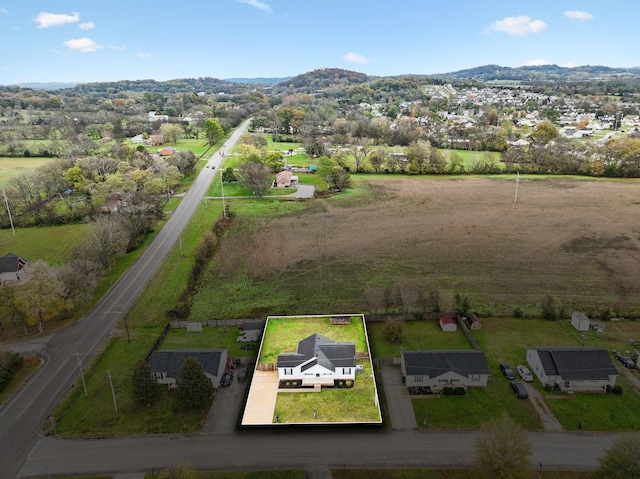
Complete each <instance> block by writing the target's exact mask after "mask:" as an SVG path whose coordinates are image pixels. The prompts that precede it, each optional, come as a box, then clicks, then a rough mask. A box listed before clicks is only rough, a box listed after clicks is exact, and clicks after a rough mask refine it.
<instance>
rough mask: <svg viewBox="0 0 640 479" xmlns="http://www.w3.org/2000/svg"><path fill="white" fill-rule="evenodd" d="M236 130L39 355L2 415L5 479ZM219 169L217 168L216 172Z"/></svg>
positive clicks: (154, 261)
mask: <svg viewBox="0 0 640 479" xmlns="http://www.w3.org/2000/svg"><path fill="white" fill-rule="evenodd" d="M248 124H249V121H246V122H244V123H243V124H242V125H241V126H240V127H238V128H237V129H236V131H234V133H233V134H232V136H231V137H230V138H229V139H228V140H227V141H226V142H225V143H224V145H223V146H222V148H221V149H220V150H219V151H217V152H216V153H215V154H214V155H213V156H212V157H211V159H210V160H208V166H210V167H207V168H203V169H202V171H201V172H200V174H199V175H198V177H197V178H196V180H195V181H194V183H193V185H192V186H191V188H189V191H188V192H187V193H186V194H185V196H184V198H183V199H182V201H181V202H180V204H179V205H178V207H177V208H176V210H175V211H174V212H173V214H172V215H171V217H170V218H169V220H168V221H167V222H166V224H165V226H164V227H163V228H162V230H161V231H160V232H159V233H158V235H157V236H156V238H155V239H154V240H153V242H152V243H151V244H150V245H149V246H148V247H147V248H146V250H145V251H144V252H143V253H142V254H141V255H140V256H139V257H138V259H137V260H136V261H135V263H134V264H133V265H132V266H131V267H130V268H129V269H128V270H127V271H126V273H125V274H123V275H122V277H121V278H120V279H119V280H118V281H117V282H116V283H115V284H114V285H113V287H112V288H111V289H110V290H109V292H108V293H107V294H106V295H105V296H104V298H102V299H101V300H100V302H99V303H98V304H97V305H96V306H95V308H94V309H93V310H92V311H91V312H90V313H89V314H88V315H87V316H86V317H84V318H83V319H82V320H81V321H79V322H77V323H76V324H74V325H73V326H71V327H69V328H67V329H65V330H63V331H61V332H59V333H56V334H55V335H52V337H51V338H50V339H49V340H48V341H46V342H45V343H43V344H44V349H43V350H42V351H34V352H38V353H39V354H40V356H41V357H42V358H43V359H44V364H43V366H42V367H41V368H40V369H39V370H38V372H37V373H36V374H35V375H34V376H33V378H31V380H30V381H29V382H28V383H27V384H26V385H25V386H24V387H23V388H22V389H21V390H20V392H19V393H18V394H17V395H16V396H14V397H13V398H12V400H11V401H9V402H8V403H7V404H6V405H5V406H4V407H3V408H2V410H1V411H0V451H1V452H0V478H13V477H16V476H17V473H18V471H19V470H20V467H21V466H22V464H23V463H24V460H25V458H26V456H27V454H28V453H29V452H30V451H31V450H32V449H33V447H34V446H35V444H36V443H37V441H38V440H39V439H41V437H42V426H43V424H44V422H45V421H46V420H47V418H48V415H49V414H50V413H51V411H52V409H53V408H54V407H55V406H56V404H57V403H58V402H59V401H60V400H61V399H62V398H63V397H64V395H65V394H66V392H67V391H68V390H69V388H70V387H71V386H72V385H73V383H74V381H75V380H76V378H77V377H78V376H79V368H78V360H79V359H80V360H81V361H82V362H83V363H85V364H86V363H88V362H89V361H91V359H92V358H93V356H94V354H95V353H96V352H97V351H98V349H99V346H100V345H101V344H102V342H103V341H104V340H105V338H107V337H108V336H109V335H110V333H111V331H112V330H113V328H114V326H115V325H116V324H117V322H118V320H119V319H120V318H121V317H122V315H123V314H124V313H125V312H126V311H127V310H128V309H129V308H130V307H131V305H132V304H133V302H134V301H135V300H136V299H137V297H138V296H139V295H140V293H141V292H142V291H143V289H144V288H145V286H146V284H147V283H148V281H149V280H150V279H151V278H152V277H153V275H154V274H155V272H156V271H157V269H158V268H159V267H160V265H161V264H162V262H163V261H164V259H165V258H166V256H167V255H168V253H169V251H170V250H171V248H173V246H174V245H175V243H176V241H177V240H178V237H179V235H180V234H181V232H182V230H183V229H184V227H185V226H186V224H187V223H188V222H189V220H190V219H191V216H192V215H193V213H194V212H195V210H196V208H197V207H198V204H199V203H200V201H201V200H202V198H203V197H204V196H205V194H206V192H207V189H208V187H209V185H210V184H211V181H212V180H213V178H214V175H215V172H216V169H218V168H219V167H220V164H221V163H222V160H223V158H224V155H225V154H226V152H228V151H229V150H230V149H231V147H232V146H233V145H234V144H235V142H236V141H237V140H238V139H239V138H240V136H241V135H242V134H243V133H244V131H245V130H246V128H247V126H248ZM211 167H213V168H211Z"/></svg>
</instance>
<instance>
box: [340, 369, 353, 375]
mask: <svg viewBox="0 0 640 479" xmlns="http://www.w3.org/2000/svg"><path fill="white" fill-rule="evenodd" d="M342 374H351V368H342Z"/></svg>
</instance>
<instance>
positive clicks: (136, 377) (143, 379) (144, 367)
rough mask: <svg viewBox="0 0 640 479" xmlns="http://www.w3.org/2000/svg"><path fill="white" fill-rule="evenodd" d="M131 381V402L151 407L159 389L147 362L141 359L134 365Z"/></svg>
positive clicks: (158, 393)
mask: <svg viewBox="0 0 640 479" xmlns="http://www.w3.org/2000/svg"><path fill="white" fill-rule="evenodd" d="M131 381H132V383H133V400H134V402H135V403H136V404H137V405H139V406H144V405H146V406H151V405H152V404H153V403H155V402H156V400H157V399H158V397H159V395H160V389H159V387H158V382H157V381H156V378H155V376H154V375H153V371H152V370H151V365H150V364H149V362H148V361H146V360H144V359H141V360H140V361H138V362H137V363H136V365H135V367H134V369H133V375H132V378H131Z"/></svg>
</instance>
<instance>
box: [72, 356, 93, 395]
mask: <svg viewBox="0 0 640 479" xmlns="http://www.w3.org/2000/svg"><path fill="white" fill-rule="evenodd" d="M83 354H84V353H78V352H75V353H73V354H72V355H71V356H75V357H76V359H77V360H78V369H79V370H80V377H81V378H82V387H84V397H86V398H88V397H89V394H87V383H85V382H84V371H83V370H82V361H80V356H81V355H83Z"/></svg>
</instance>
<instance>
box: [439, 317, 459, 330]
mask: <svg viewBox="0 0 640 479" xmlns="http://www.w3.org/2000/svg"><path fill="white" fill-rule="evenodd" d="M440 327H441V328H442V330H443V331H446V332H454V331H457V330H458V322H457V321H456V318H454V317H453V316H449V315H448V314H443V315H442V316H440Z"/></svg>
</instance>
